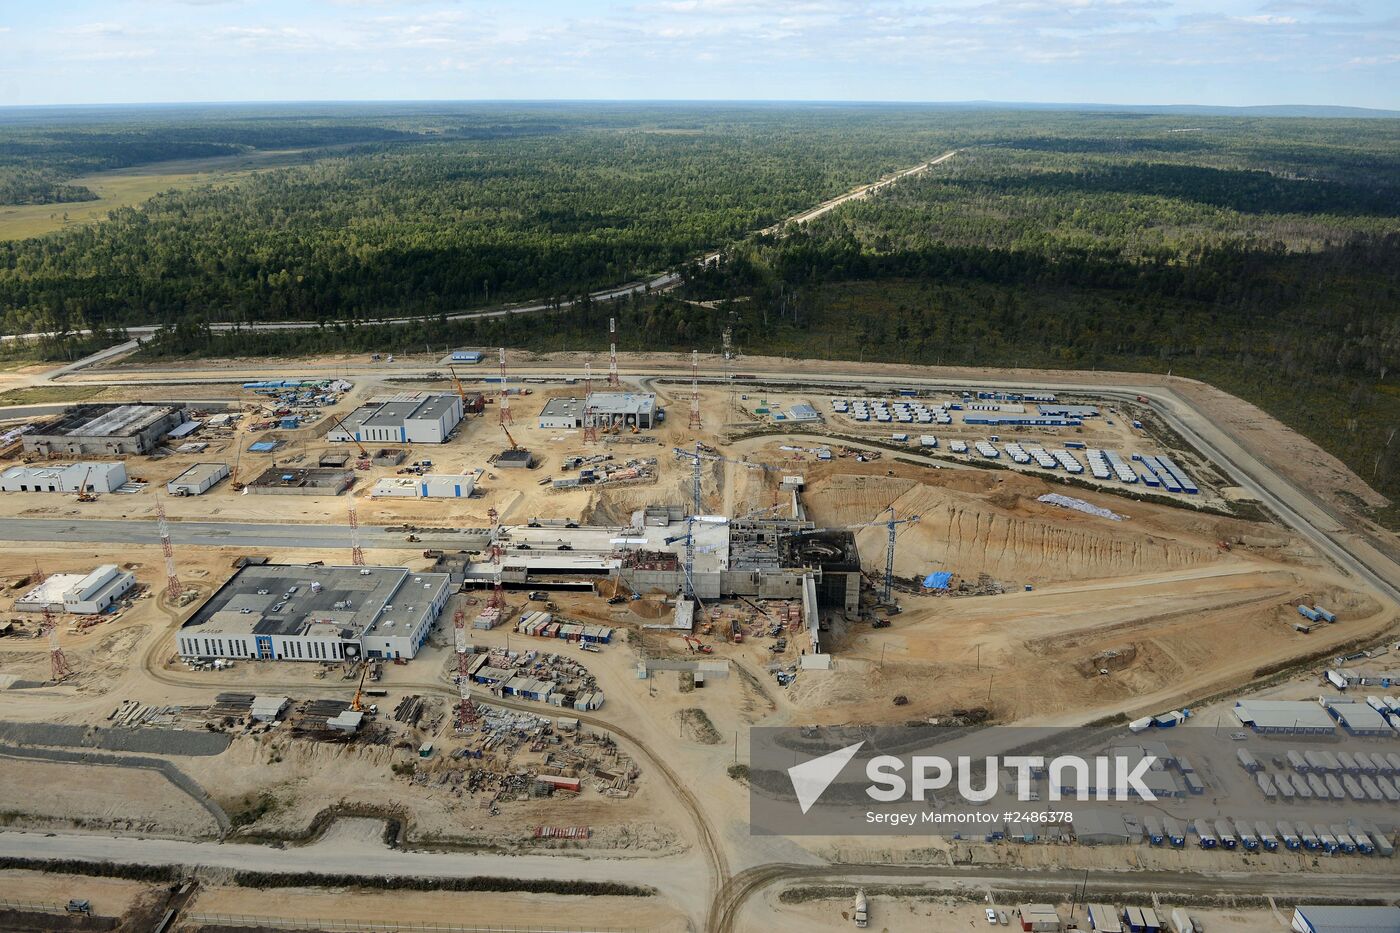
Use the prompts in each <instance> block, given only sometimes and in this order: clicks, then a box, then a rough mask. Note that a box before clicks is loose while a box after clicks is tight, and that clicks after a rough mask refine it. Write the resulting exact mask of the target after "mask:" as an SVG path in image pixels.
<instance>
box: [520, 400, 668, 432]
mask: <svg viewBox="0 0 1400 933" xmlns="http://www.w3.org/2000/svg"><path fill="white" fill-rule="evenodd" d="M590 415H591V417H592V418H593V419H594V424H596V425H597V426H598V427H600V428H601V427H608V426H616V427H626V428H630V427H636V428H639V429H642V430H646V429H650V428H654V427H656V425H657V424H658V423H659V422H660V421H661V420H662V417H663V416H662V415H661V414H660V409H658V408H657V407H656V395H655V394H654V393H651V392H594V393H593V394H592V395H589V396H588V397H587V398H584V399H579V398H552V399H550V400H549V401H548V402H546V403H545V406H544V409H543V410H542V411H541V412H540V420H539V425H540V427H542V428H545V429H563V428H581V427H583V425H584V421H585V419H586V417H589V416H590Z"/></svg>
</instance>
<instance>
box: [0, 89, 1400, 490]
mask: <svg viewBox="0 0 1400 933" xmlns="http://www.w3.org/2000/svg"><path fill="white" fill-rule="evenodd" d="M146 119H148V120H149V119H151V118H150V117H149V115H148V116H147V117H146ZM104 120H105V121H106V122H104ZM169 120H170V121H171V122H170V125H171V126H172V127H176V126H178V127H179V128H180V132H178V133H174V132H172V133H170V134H168V135H164V136H162V134H161V133H160V132H159V128H158V127H155V126H152V125H149V124H146V123H143V124H139V125H133V126H131V127H128V129H126V130H124V129H123V126H124V124H122V123H120V122H119V121H118V122H113V121H112V120H111V118H110V116H109V115H108V116H104V115H102V114H91V115H88V116H86V117H85V118H84V120H83V121H79V122H78V123H77V124H76V125H71V126H66V127H55V126H51V125H43V124H36V123H18V124H14V125H12V126H9V127H8V128H7V126H6V124H5V123H4V114H3V113H0V153H3V154H4V155H3V156H0V158H4V159H8V160H9V161H8V162H7V163H3V164H8V165H9V166H10V167H11V169H12V170H13V171H14V172H16V173H19V172H43V173H48V175H46V177H49V178H51V180H52V181H53V182H54V183H55V184H64V183H67V181H68V180H69V179H71V178H72V177H73V175H74V173H75V172H76V171H77V170H78V167H80V166H81V167H82V168H83V170H91V169H92V168H93V167H94V166H96V165H99V164H120V163H95V162H91V161H84V160H90V159H91V158H93V157H94V154H101V153H105V157H107V158H113V159H119V158H122V156H121V153H120V152H119V151H118V150H117V149H111V150H108V149H105V148H104V146H105V145H106V144H105V143H104V142H103V140H106V139H109V138H111V137H119V136H122V135H123V133H124V132H128V131H129V132H131V133H134V134H136V135H137V137H140V138H133V139H130V140H127V141H126V142H127V143H128V144H129V145H130V146H138V145H140V144H142V143H141V138H145V137H149V138H151V139H162V140H164V141H165V142H166V143H168V144H169V145H171V146H182V145H213V146H245V147H259V146H262V147H275V146H294V145H303V146H321V147H323V148H322V149H321V150H320V154H319V157H318V158H317V159H316V160H315V161H313V162H312V163H311V164H309V165H300V166H295V167H289V168H285V169H279V170H277V171H272V172H266V173H259V174H256V175H252V176H250V177H248V178H246V179H242V180H240V181H238V182H237V183H231V184H221V185H216V186H208V187H204V188H194V189H190V190H185V191H180V192H172V193H169V194H165V195H161V196H158V197H157V198H155V199H153V200H151V201H149V202H147V203H145V204H143V205H141V206H139V207H134V208H129V209H123V210H120V211H117V212H114V213H113V215H112V216H111V217H110V219H109V220H107V221H106V222H103V223H98V224H95V225H92V226H88V227H84V228H79V229H70V230H66V231H63V232H61V233H55V234H52V235H49V236H47V237H43V238H38V239H32V240H21V241H13V242H9V243H4V244H0V310H3V314H4V326H5V328H6V329H7V331H9V332H12V333H13V332H19V331H28V330H36V329H50V327H55V328H57V329H59V330H76V329H78V328H82V327H88V326H92V325H98V326H99V327H104V328H109V329H110V331H109V334H116V333H119V329H120V327H121V326H122V325H125V324H129V323H135V322H142V323H146V322H152V323H163V324H164V325H165V326H164V328H163V329H162V330H161V331H160V332H159V333H158V334H157V335H156V337H155V338H154V339H153V340H151V341H149V342H148V345H147V347H146V349H145V352H146V353H148V354H153V355H163V356H181V355H202V354H215V355H233V354H287V353H303V352H308V353H309V352H317V351H331V350H370V349H405V350H407V349H415V348H422V347H424V346H425V345H427V346H432V347H435V348H439V349H441V348H445V347H447V346H448V345H453V344H467V345H478V346H491V345H496V344H508V345H513V346H522V347H531V348H536V349H541V350H547V349H556V348H564V347H569V348H580V347H585V348H586V347H595V348H601V345H602V342H603V336H602V335H603V333H604V327H603V323H604V321H605V319H606V317H607V316H608V315H609V314H620V315H621V316H622V317H623V318H624V320H625V321H626V323H627V328H626V332H627V334H628V335H629V336H628V338H627V339H626V340H625V341H624V348H626V349H640V348H641V347H642V346H643V344H642V340H643V339H645V341H646V343H645V346H646V347H647V348H651V349H657V348H667V347H669V348H674V349H690V348H691V347H699V348H701V349H704V350H714V349H717V347H718V343H719V336H720V332H721V331H722V329H723V328H724V327H726V326H728V327H731V328H733V330H734V332H735V334H736V340H737V342H738V345H739V347H740V349H741V350H742V351H744V352H748V353H780V354H788V355H794V356H804V357H822V356H826V357H831V358H843V359H851V358H855V359H860V358H864V359H882V360H900V361H909V362H926V363H930V364H940V363H941V364H984V365H998V364H1009V365H1024V366H1056V367H1066V368H1090V367H1098V368H1120V369H1139V370H1141V369H1147V370H1153V371H1162V372H1167V371H1170V372H1174V373H1177V374H1179V375H1187V376H1195V377H1199V378H1203V379H1207V380H1209V381H1211V382H1213V383H1215V384H1217V385H1220V386H1221V387H1222V388H1225V389H1227V390H1229V391H1232V392H1235V393H1237V394H1239V395H1241V396H1243V397H1245V398H1248V399H1250V400H1252V401H1255V402H1257V403H1259V404H1260V405H1262V406H1263V407H1264V408H1266V409H1267V410H1269V411H1271V412H1272V413H1274V414H1276V415H1278V416H1279V417H1280V418H1282V419H1283V420H1285V421H1286V422H1288V423H1290V424H1292V425H1293V426H1295V427H1296V428H1298V429H1299V430H1301V431H1303V432H1304V433H1305V434H1308V435H1309V436H1311V437H1313V438H1314V439H1315V440H1317V441H1319V442H1320V443H1322V444H1323V446H1324V447H1326V448H1328V449H1329V450H1331V451H1333V452H1334V453H1336V454H1338V455H1339V456H1341V457H1342V459H1344V460H1345V461H1346V462H1347V463H1348V464H1349V465H1350V466H1352V468H1353V469H1355V470H1356V471H1357V472H1358V473H1359V474H1360V475H1361V476H1362V477H1363V478H1365V479H1367V480H1369V481H1371V482H1372V483H1373V484H1374V485H1376V486H1377V488H1379V489H1381V490H1382V491H1384V492H1387V493H1389V494H1391V495H1392V496H1395V495H1397V494H1400V444H1397V443H1394V440H1393V439H1394V436H1395V433H1396V432H1395V431H1394V430H1393V429H1394V428H1395V427H1396V426H1400V384H1398V383H1397V381H1396V372H1397V369H1400V121H1392V120H1351V119H1279V118H1268V119H1265V118H1254V117H1250V118H1245V117H1226V116H1199V115H1197V116H1177V115H1160V114H1156V115H1148V114H1134V113H1096V114H1095V113H1065V112H1045V111H1038V112H1018V111H1012V110H1001V111H972V110H966V109H954V108H947V109H940V108H933V107H922V108H921V107H903V106H900V107H896V106H889V107H858V106H807V107H803V106H791V107H788V106H776V105H774V106H751V107H740V106H719V105H712V106H685V107H683V106H676V107H663V106H625V105H604V106H591V105H590V106H583V105H579V106H564V105H537V106H530V107H525V106H521V105H498V106H493V107H460V108H456V107H449V106H443V107H431V106H426V105H425V106H422V107H417V108H414V107H404V108H399V109H396V110H392V111H386V112H382V113H378V114H376V113H375V112H373V111H372V109H370V110H363V111H359V110H357V111H354V112H347V113H340V114H339V115H337V114H328V113H310V114H308V113H302V112H297V111H289V112H287V113H283V114H280V115H279V116H278V119H277V120H269V119H264V120H262V121H261V122H260V120H259V118H258V116H257V115H256V114H252V113H230V114H212V115H210V114H202V115H198V116H193V115H188V114H186V115H180V116H178V118H177V116H171V117H169ZM255 130H256V131H257V133H262V134H263V135H262V136H257V135H256V134H255V133H254V131H255ZM65 134H67V135H65ZM143 134H144V136H143ZM240 134H244V135H240ZM279 134H280V135H279ZM297 134H305V135H304V136H302V137H298V136H297ZM316 134H321V135H319V136H318V135H316ZM376 134H382V135H376ZM77 137H83V138H82V140H81V142H82V145H79V141H78V140H77ZM25 147H28V148H25ZM46 147H47V148H46ZM954 148H956V149H958V150H959V152H958V154H957V155H956V156H955V157H953V158H952V159H950V160H948V161H947V162H944V163H943V164H941V165H940V166H938V167H937V168H935V169H933V170H930V171H928V172H926V173H923V174H920V175H917V176H911V177H909V178H906V179H904V180H901V181H900V182H899V183H897V184H895V185H892V186H889V187H888V188H886V189H884V190H882V191H881V192H880V193H879V194H878V195H876V196H874V197H870V198H868V199H863V200H857V201H852V202H850V203H848V204H846V205H844V206H843V207H841V208H840V209H838V210H836V211H832V212H830V213H828V214H826V215H824V216H823V217H821V218H820V219H818V220H817V221H814V222H812V223H810V224H808V225H805V226H803V227H801V228H798V229H787V230H784V231H783V232H782V233H780V234H778V235H774V236H760V235H756V234H754V233H753V231H755V230H757V229H759V228H761V227H763V226H765V225H767V224H769V223H771V222H773V221H775V220H777V219H779V218H781V217H783V216H785V215H787V214H790V213H792V212H794V211H797V210H800V209H801V208H803V207H807V206H810V205H812V204H814V203H816V202H818V201H820V200H822V199H823V198H825V197H829V196H831V195H834V194H836V193H839V192H841V191H843V190H847V189H849V188H850V187H851V186H853V185H856V184H858V183H861V182H864V181H869V180H872V179H874V178H875V177H878V176H879V175H881V174H883V173H885V172H888V171H890V170H892V169H895V168H899V167H904V166H908V165H912V164H915V163H916V162H918V161H921V160H923V159H926V158H928V157H930V156H933V155H936V154H939V153H940V152H943V151H947V150H948V149H954ZM21 150H23V151H24V152H25V153H27V154H26V155H24V156H22V157H21V156H15V155H14V153H15V152H19V151H21ZM172 151H173V150H172ZM2 173H3V167H0V178H3V177H4V176H3V174H2ZM713 247H719V248H723V250H724V252H723V258H722V261H721V262H720V263H718V264H717V265H714V266H711V267H707V268H703V269H702V268H699V267H697V266H694V265H686V263H687V262H688V260H690V259H691V258H693V257H694V256H696V255H698V254H699V253H700V252H701V251H703V250H706V249H709V248H713ZM673 267H681V268H682V271H683V273H684V282H683V286H682V288H681V289H680V290H679V291H677V292H672V293H668V294H666V295H662V296H639V297H636V298H633V299H629V300H627V301H625V302H622V303H620V307H619V306H612V305H609V306H601V305H594V304H593V303H590V302H588V301H584V302H582V303H581V304H580V305H579V306H578V307H576V308H574V309H572V310H569V311H566V312H560V313H558V314H555V315H551V316H549V317H548V318H542V317H538V316H536V317H511V318H505V319H487V320H480V321H471V320H467V321H448V320H447V319H446V318H445V315H446V314H447V313H449V312H452V311H455V310H460V309H470V308H473V307H479V306H486V305H492V304H495V303H498V302H500V301H509V300H515V299H535V298H546V299H548V298H554V299H564V298H569V297H574V296H580V295H582V294H584V293H585V292H587V291H588V290H589V289H592V288H597V287H600V286H606V285H611V284H616V283H618V282H622V281H627V280H632V279H635V278H638V277H640V276H642V275H644V274H647V273H651V272H657V271H661V270H663V269H667V268H673ZM701 301H703V302H705V304H703V305H702V304H700V303H699V302H701ZM400 314H416V315H420V316H421V318H422V320H421V322H420V323H417V324H413V325H408V326H392V327H391V326H388V325H383V324H379V323H376V321H379V320H381V319H383V318H384V317H387V316H390V315H400ZM279 318H283V319H285V318H297V319H310V320H318V319H319V320H324V321H326V323H325V324H324V325H323V326H321V327H318V328H315V329H311V330H305V331H268V330H258V329H257V328H256V324H257V323H259V322H263V321H270V320H276V319H279ZM211 322H237V323H238V324H239V329H238V330H236V331H233V332H220V331H215V330H212V329H210V328H209V327H208V325H209V323H211ZM643 335H644V337H643ZM74 339H76V338H74ZM85 339H86V340H87V341H88V342H91V341H92V340H93V339H96V338H94V337H88V338H85ZM63 345H64V341H63V340H62V339H58V340H51V341H49V343H48V344H47V346H46V349H45V350H44V352H46V353H49V354H52V355H57V353H58V351H59V350H60V349H61V348H62V346H63ZM69 352H71V350H70V351H69Z"/></svg>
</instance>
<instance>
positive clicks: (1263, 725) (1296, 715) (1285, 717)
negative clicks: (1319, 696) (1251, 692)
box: [1235, 700, 1337, 735]
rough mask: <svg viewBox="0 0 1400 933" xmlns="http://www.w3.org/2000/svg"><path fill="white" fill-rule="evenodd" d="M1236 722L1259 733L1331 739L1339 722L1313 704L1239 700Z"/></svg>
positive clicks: (1292, 701)
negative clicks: (1329, 736)
mask: <svg viewBox="0 0 1400 933" xmlns="http://www.w3.org/2000/svg"><path fill="white" fill-rule="evenodd" d="M1235 718H1236V719H1238V720H1239V721H1240V725H1244V726H1249V727H1250V728H1251V729H1253V730H1254V731H1255V732H1264V733H1278V734H1287V735H1331V734H1332V733H1334V732H1336V731H1337V729H1336V726H1337V724H1336V722H1335V721H1334V720H1333V719H1332V717H1331V715H1329V714H1328V712H1327V710H1326V709H1324V708H1323V707H1321V706H1319V705H1318V704H1317V703H1315V702H1313V701H1312V700H1239V701H1238V702H1236V703H1235Z"/></svg>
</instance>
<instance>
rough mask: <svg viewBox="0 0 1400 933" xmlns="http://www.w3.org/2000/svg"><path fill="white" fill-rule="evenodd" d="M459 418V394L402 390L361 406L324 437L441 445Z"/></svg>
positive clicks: (342, 440) (362, 441) (337, 439)
mask: <svg viewBox="0 0 1400 933" xmlns="http://www.w3.org/2000/svg"><path fill="white" fill-rule="evenodd" d="M461 421H462V399H461V397H459V396H457V395H452V394H450V393H434V392H405V393H401V394H399V395H392V396H389V397H388V398H385V399H377V400H375V401H371V402H368V403H366V404H364V405H361V406H360V407H359V408H357V409H355V410H354V411H352V412H351V413H350V414H348V415H346V416H345V417H344V418H342V419H341V423H340V424H338V425H336V426H335V427H333V428H332V429H331V430H330V431H328V432H326V440H328V441H338V442H342V443H349V442H350V441H352V440H355V441H359V442H361V443H389V444H444V443H446V442H447V438H448V436H449V435H450V434H451V433H452V432H453V431H454V430H455V429H456V428H457V425H458V424H460V423H461Z"/></svg>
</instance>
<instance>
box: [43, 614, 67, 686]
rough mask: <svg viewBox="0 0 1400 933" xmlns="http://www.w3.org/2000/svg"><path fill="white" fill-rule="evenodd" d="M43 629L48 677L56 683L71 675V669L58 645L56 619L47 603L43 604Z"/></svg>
mask: <svg viewBox="0 0 1400 933" xmlns="http://www.w3.org/2000/svg"><path fill="white" fill-rule="evenodd" d="M43 628H44V634H45V635H47V636H48V639H49V676H50V677H51V678H52V679H53V681H54V682H55V683H57V682H58V681H60V680H63V679H64V678H65V677H67V676H68V675H69V674H71V673H73V668H71V667H69V665H68V659H67V658H66V657H64V655H63V648H62V647H60V646H59V644H58V619H56V618H54V614H53V610H52V609H50V608H49V606H48V604H47V603H45V604H44V622H43Z"/></svg>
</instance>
